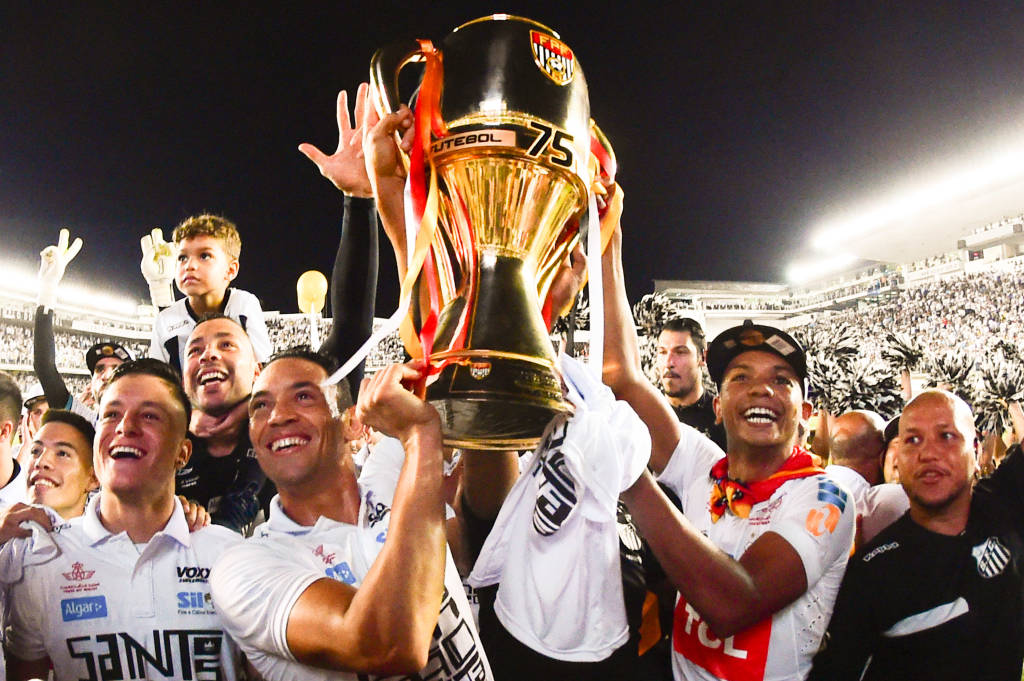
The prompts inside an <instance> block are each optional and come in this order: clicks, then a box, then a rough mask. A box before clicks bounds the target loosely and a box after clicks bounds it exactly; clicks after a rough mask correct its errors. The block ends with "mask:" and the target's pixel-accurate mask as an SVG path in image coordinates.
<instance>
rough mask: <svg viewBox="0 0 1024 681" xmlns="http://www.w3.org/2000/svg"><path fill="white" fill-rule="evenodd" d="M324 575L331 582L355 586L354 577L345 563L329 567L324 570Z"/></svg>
mask: <svg viewBox="0 0 1024 681" xmlns="http://www.w3.org/2000/svg"><path fill="white" fill-rule="evenodd" d="M324 574H325V575H327V576H328V577H330V578H331V579H333V580H336V581H339V582H344V583H345V584H355V583H356V576H355V574H353V573H352V568H351V567H349V564H348V563H346V562H345V561H342V562H340V563H338V564H337V565H335V566H333V567H329V568H327V569H326V570H324Z"/></svg>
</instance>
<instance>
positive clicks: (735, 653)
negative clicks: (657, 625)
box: [672, 596, 772, 681]
mask: <svg viewBox="0 0 1024 681" xmlns="http://www.w3.org/2000/svg"><path fill="white" fill-rule="evenodd" d="M771 636H772V618H771V617H767V618H765V619H764V620H762V621H761V622H758V623H757V624H755V625H754V626H752V627H750V628H748V629H744V630H743V631H741V632H739V633H738V634H733V635H732V636H729V637H727V638H725V639H720V638H716V637H715V635H714V633H713V632H712V631H711V628H710V627H709V626H708V625H707V622H705V621H704V620H703V619H702V618H701V616H700V613H698V612H697V611H696V610H694V609H693V606H691V605H690V604H689V603H687V602H686V600H685V599H684V598H683V597H682V596H680V597H679V602H678V603H676V614H675V622H674V623H673V626H672V640H673V647H674V648H675V651H676V652H677V653H679V654H680V655H682V656H683V657H685V658H686V659H687V660H689V661H690V662H692V663H694V664H696V665H698V666H700V667H703V668H704V669H706V670H707V671H708V672H710V673H711V674H713V675H715V676H717V677H718V678H720V679H725V681H762V679H764V669H765V665H766V663H767V662H768V643H769V641H770V640H771Z"/></svg>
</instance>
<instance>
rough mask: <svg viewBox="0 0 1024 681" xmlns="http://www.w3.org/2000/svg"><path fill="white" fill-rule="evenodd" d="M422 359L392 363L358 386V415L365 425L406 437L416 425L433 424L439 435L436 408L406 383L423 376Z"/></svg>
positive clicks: (417, 380)
mask: <svg viewBox="0 0 1024 681" xmlns="http://www.w3.org/2000/svg"><path fill="white" fill-rule="evenodd" d="M424 369H425V365H424V362H423V360H413V361H411V362H409V363H407V364H393V365H391V366H389V367H386V368H384V369H381V370H380V371H378V372H377V373H375V374H374V375H373V376H372V377H370V378H364V379H363V384H362V386H361V387H360V388H359V402H358V404H357V405H356V416H357V417H358V418H359V420H360V421H361V422H362V423H363V424H364V425H366V426H369V427H371V428H373V429H375V430H379V431H381V432H382V433H385V434H387V435H390V436H392V437H397V438H398V439H400V440H405V438H406V437H408V436H409V435H411V434H412V433H413V432H414V431H415V430H416V429H417V428H422V427H428V426H433V427H434V428H436V429H437V434H438V436H440V427H441V421H440V417H438V415H437V411H436V410H435V409H434V408H433V407H432V406H430V405H429V404H427V403H426V402H425V401H423V400H422V399H420V398H419V397H417V396H416V395H414V394H413V393H412V392H411V391H410V390H409V389H408V388H407V387H406V386H407V385H412V384H415V383H417V382H419V381H420V380H421V379H422V378H423V375H424Z"/></svg>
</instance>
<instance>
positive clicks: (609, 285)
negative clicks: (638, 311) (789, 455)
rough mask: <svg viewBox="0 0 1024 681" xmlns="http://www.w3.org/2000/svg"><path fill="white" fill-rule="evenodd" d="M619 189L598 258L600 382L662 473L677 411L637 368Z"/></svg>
mask: <svg viewBox="0 0 1024 681" xmlns="http://www.w3.org/2000/svg"><path fill="white" fill-rule="evenodd" d="M622 200H623V193H622V189H621V188H619V187H618V186H616V188H615V191H614V192H613V193H612V195H611V198H610V200H609V204H608V211H607V212H606V213H605V215H604V218H602V222H605V221H608V220H614V221H615V223H616V224H615V230H614V232H612V237H611V240H610V241H609V242H608V246H607V248H605V250H604V253H603V254H602V267H603V270H602V271H603V276H602V280H603V285H604V310H605V312H604V314H605V320H604V370H603V376H602V378H603V380H604V382H605V384H607V385H608V387H610V388H611V389H612V392H614V393H615V397H617V398H618V399H620V400H624V401H626V402H627V403H628V404H629V406H631V407H632V408H633V410H634V411H635V412H636V413H637V415H639V416H640V418H641V419H642V420H643V422H644V423H646V424H647V428H648V430H650V431H651V461H650V466H651V468H652V469H653V470H654V471H655V472H656V473H660V472H661V471H662V470H664V468H665V466H666V465H667V464H668V460H669V459H670V458H671V457H672V452H674V451H675V448H676V445H677V444H678V443H679V437H680V428H681V426H680V424H679V419H678V418H677V417H676V415H675V412H673V411H672V407H671V406H670V405H669V403H668V401H667V400H666V399H665V396H664V395H662V394H661V393H660V392H659V391H658V390H657V389H656V388H655V387H654V386H653V385H651V382H650V381H648V380H647V377H646V376H644V374H643V370H642V369H641V368H640V350H639V346H638V343H637V338H636V327H635V326H634V325H633V314H632V311H631V310H630V307H629V300H628V299H627V298H626V283H625V275H624V273H623V269H622V229H621V226H620V224H619V219H620V217H621V216H622Z"/></svg>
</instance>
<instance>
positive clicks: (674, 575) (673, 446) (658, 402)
mask: <svg viewBox="0 0 1024 681" xmlns="http://www.w3.org/2000/svg"><path fill="white" fill-rule="evenodd" d="M603 259H604V268H605V270H604V271H605V275H604V277H605V279H604V290H605V300H606V321H605V323H606V326H605V353H606V354H605V374H604V378H605V382H606V383H607V384H608V385H610V386H611V387H612V389H613V390H614V391H615V393H616V396H617V397H619V398H620V399H624V400H626V401H627V402H629V404H630V405H631V406H632V407H633V408H634V409H635V410H636V411H637V413H638V414H639V415H640V416H641V418H643V419H644V421H645V422H646V423H647V426H648V428H649V429H650V432H651V439H652V445H653V448H652V454H651V466H652V468H653V469H654V471H655V473H657V474H658V478H659V481H660V482H662V483H663V484H665V485H667V486H668V487H669V488H671V489H672V490H673V491H674V492H675V493H676V494H678V496H679V497H680V500H681V501H682V508H683V513H684V515H680V514H679V513H678V512H676V510H675V508H674V507H673V506H672V505H671V503H670V502H669V501H668V499H667V497H666V496H665V495H664V494H663V493H662V492H661V490H660V489H659V488H658V485H657V483H656V482H655V481H654V478H653V477H652V476H651V475H649V474H645V475H643V476H641V478H640V479H639V480H638V481H637V483H636V484H634V485H633V487H631V488H630V489H629V490H627V491H626V492H624V493H623V495H622V498H623V500H624V501H625V502H626V503H627V504H628V506H629V510H630V512H631V513H632V514H633V517H634V519H635V520H636V522H637V525H638V526H639V527H640V530H641V532H642V533H643V534H644V536H645V537H646V538H647V540H648V541H649V542H650V545H651V547H652V548H653V549H654V552H655V554H656V556H657V557H658V559H659V561H660V562H661V564H662V566H663V568H664V569H665V571H666V573H667V574H668V575H669V578H670V579H671V580H672V582H673V583H674V584H675V586H676V587H677V588H678V589H679V592H680V595H679V599H678V601H677V605H676V617H675V626H674V628H673V651H672V665H673V673H674V675H675V677H676V678H677V679H684V678H685V679H766V678H771V679H800V678H804V677H806V675H807V673H808V671H809V669H810V664H811V657H812V655H813V654H814V652H815V651H816V650H817V648H818V645H819V643H820V640H821V636H822V634H823V633H824V628H825V624H826V622H827V621H828V618H829V615H830V614H831V609H832V604H833V602H834V599H835V596H836V592H837V591H838V588H839V582H840V580H841V579H842V574H843V570H844V568H845V565H846V559H847V556H848V555H849V551H850V548H851V546H852V544H853V535H854V506H853V503H852V501H851V500H850V499H849V498H848V494H847V492H846V491H845V490H843V489H842V487H840V486H839V485H838V484H836V483H835V482H833V481H832V480H830V479H829V478H828V477H827V476H826V475H825V474H824V471H822V470H821V469H820V468H818V467H816V466H815V465H814V463H813V461H812V459H811V457H810V455H809V454H808V453H807V452H806V451H804V450H802V449H801V448H800V447H799V446H798V445H797V440H798V430H799V426H800V423H801V421H802V420H805V419H807V418H808V417H809V416H810V411H811V407H810V403H808V402H807V401H806V400H805V399H804V394H805V392H804V391H805V387H804V384H805V381H806V378H807V367H806V359H805V356H804V352H803V350H802V349H801V348H800V345H799V344H798V343H797V342H796V341H795V340H794V339H793V338H792V337H790V336H789V335H788V334H786V333H784V332H783V331H781V330H779V329H775V328H773V327H768V326H762V325H754V324H751V323H747V324H745V325H743V326H739V327H734V328H732V329H729V330H727V331H725V332H723V333H722V334H720V335H719V336H718V338H716V339H715V340H714V342H712V344H711V346H710V348H709V349H708V355H707V363H708V369H709V372H710V374H711V377H712V379H713V380H714V381H715V382H716V383H717V384H718V385H719V396H718V397H717V398H716V399H715V401H714V407H715V413H716V415H717V416H718V417H719V418H720V419H721V420H722V422H723V423H724V425H725V431H726V438H727V442H728V455H727V456H723V454H722V452H721V450H719V449H718V448H717V447H714V446H713V445H712V444H711V443H709V442H708V440H707V439H706V438H704V437H702V436H700V435H699V434H698V433H697V432H696V431H694V430H693V429H692V428H688V427H686V426H684V425H682V424H680V423H679V422H678V420H677V419H676V417H675V414H674V413H673V412H672V410H671V408H670V407H669V405H668V403H667V402H666V400H665V398H664V397H663V396H662V395H661V394H660V393H659V392H658V391H657V390H656V389H655V388H654V387H653V386H651V385H650V383H648V382H647V381H646V380H644V378H643V375H642V373H641V371H640V364H639V353H638V350H637V342H636V335H635V331H634V329H633V325H632V319H631V317H630V310H629V303H628V301H627V299H626V294H625V285H624V280H623V276H622V264H621V233H620V232H619V230H618V229H616V230H615V232H614V234H613V236H612V239H611V242H610V243H609V246H608V248H607V250H606V251H605V254H604V258H603Z"/></svg>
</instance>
